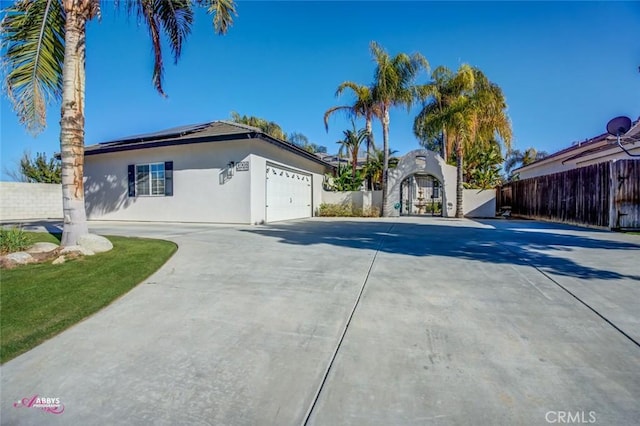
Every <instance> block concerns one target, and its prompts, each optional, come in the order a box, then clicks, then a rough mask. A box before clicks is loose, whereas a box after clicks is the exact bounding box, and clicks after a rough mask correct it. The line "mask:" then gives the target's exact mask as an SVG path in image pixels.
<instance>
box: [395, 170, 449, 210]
mask: <svg viewBox="0 0 640 426" xmlns="http://www.w3.org/2000/svg"><path fill="white" fill-rule="evenodd" d="M400 216H442V183H441V182H440V181H439V180H438V178H436V177H435V176H432V175H429V174H425V173H416V174H413V175H411V176H409V177H407V178H405V179H404V180H403V181H402V182H401V183H400Z"/></svg>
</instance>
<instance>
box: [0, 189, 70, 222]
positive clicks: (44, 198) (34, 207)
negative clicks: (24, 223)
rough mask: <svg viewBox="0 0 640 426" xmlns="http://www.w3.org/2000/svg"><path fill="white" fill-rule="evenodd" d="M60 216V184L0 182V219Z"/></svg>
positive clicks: (52, 217)
mask: <svg viewBox="0 0 640 426" xmlns="http://www.w3.org/2000/svg"><path fill="white" fill-rule="evenodd" d="M61 218H62V185H59V184H51V183H23V182H0V220H2V221H10V220H33V219H61Z"/></svg>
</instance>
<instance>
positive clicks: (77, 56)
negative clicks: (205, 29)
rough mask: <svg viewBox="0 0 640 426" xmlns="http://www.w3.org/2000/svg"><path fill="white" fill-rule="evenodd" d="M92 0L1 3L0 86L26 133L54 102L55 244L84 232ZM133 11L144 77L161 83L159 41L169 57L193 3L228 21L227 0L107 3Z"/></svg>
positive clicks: (221, 27) (220, 27)
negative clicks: (147, 43) (141, 32)
mask: <svg viewBox="0 0 640 426" xmlns="http://www.w3.org/2000/svg"><path fill="white" fill-rule="evenodd" d="M101 4H102V3H101V2H100V0H17V1H15V2H14V3H13V4H11V5H10V6H8V7H6V8H5V9H4V11H3V12H4V19H3V21H2V27H1V30H0V37H1V38H2V45H3V53H4V58H3V61H4V65H5V77H6V81H5V87H6V92H7V94H8V96H9V98H10V99H11V101H12V103H13V105H14V108H15V110H16V113H17V114H18V117H19V119H20V121H21V123H23V124H24V125H26V127H27V129H28V130H29V131H30V132H31V133H33V134H34V135H36V134H38V133H40V132H41V131H42V130H43V128H44V127H45V125H46V105H47V103H48V102H49V101H51V100H52V99H55V100H61V106H62V112H61V115H62V117H61V120H60V152H61V159H62V204H63V211H64V230H63V233H62V241H61V245H63V246H66V245H73V244H76V242H77V240H78V238H79V237H80V236H82V235H84V234H87V233H88V227H87V219H86V211H85V206H84V186H83V168H84V97H85V76H86V72H85V57H86V45H85V41H86V25H87V22H88V21H90V20H92V19H94V18H95V17H96V16H98V15H99V13H100V7H101ZM114 4H115V5H116V7H118V6H124V7H125V8H126V10H127V11H128V12H129V13H132V14H135V15H136V16H137V18H138V20H139V21H142V22H144V23H145V24H146V26H147V27H148V29H149V35H150V37H151V41H152V46H153V51H154V67H153V77H152V81H153V84H154V85H155V87H156V90H157V91H158V93H160V94H161V95H163V96H165V94H164V91H163V88H162V79H163V74H164V65H163V52H162V45H161V40H162V37H163V36H165V37H166V39H167V41H168V42H169V46H170V48H171V52H172V54H173V57H174V60H175V61H177V60H178V58H179V57H180V53H181V51H182V43H183V42H184V40H185V38H186V37H187V35H188V34H189V32H190V31H191V24H192V22H193V6H194V5H199V6H204V7H206V8H207V10H208V12H209V14H211V15H213V26H214V29H215V31H216V32H217V33H218V34H224V33H226V32H227V30H228V28H229V26H230V25H231V24H232V22H233V15H234V14H235V5H234V3H233V0H155V1H150V0H123V1H120V2H118V1H116V2H115V3H114Z"/></svg>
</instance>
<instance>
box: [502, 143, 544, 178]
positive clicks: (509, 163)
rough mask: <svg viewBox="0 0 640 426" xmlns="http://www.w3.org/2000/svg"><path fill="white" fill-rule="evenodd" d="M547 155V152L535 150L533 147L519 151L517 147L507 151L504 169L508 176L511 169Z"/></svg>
mask: <svg viewBox="0 0 640 426" xmlns="http://www.w3.org/2000/svg"><path fill="white" fill-rule="evenodd" d="M548 155H549V154H548V153H547V152H545V151H537V150H536V149H535V148H527V149H525V150H524V151H520V150H519V149H514V150H511V151H509V152H508V153H507V158H506V160H505V162H504V171H505V173H506V174H507V176H510V175H511V171H512V170H513V169H516V168H518V167H522V166H527V165H529V164H531V163H533V162H534V161H538V160H542V159H543V158H544V157H547V156H548Z"/></svg>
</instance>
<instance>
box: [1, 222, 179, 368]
mask: <svg viewBox="0 0 640 426" xmlns="http://www.w3.org/2000/svg"><path fill="white" fill-rule="evenodd" d="M29 236H30V237H31V240H32V241H33V242H41V241H42V242H53V243H59V238H60V235H59V234H58V235H55V234H54V235H52V234H47V233H35V232H33V233H29ZM109 240H111V242H112V243H113V250H111V251H109V252H106V253H100V254H97V255H95V256H87V257H81V258H78V259H72V260H68V261H67V262H65V263H64V264H62V265H52V264H51V262H48V263H41V264H32V265H25V266H20V267H17V268H15V269H11V270H3V271H2V272H1V273H2V276H1V279H0V318H1V319H2V320H1V322H0V333H1V336H0V337H1V344H0V363H5V362H7V361H9V360H10V359H12V358H15V357H16V356H18V355H20V354H21V353H24V352H26V351H28V350H29V349H31V348H33V347H35V346H37V345H39V344H40V343H42V342H43V341H45V340H47V339H49V338H51V337H53V336H55V335H56V334H58V333H60V332H61V331H63V330H65V329H67V328H69V327H70V326H72V325H73V324H76V323H77V322H79V321H81V320H82V319H84V318H86V317H88V316H89V315H92V314H93V313H95V312H97V311H99V310H100V309H102V308H104V307H105V306H107V305H109V304H110V303H111V302H113V301H114V300H115V299H117V298H119V297H120V296H122V295H123V294H125V293H127V292H128V291H129V290H131V289H132V288H133V287H135V286H136V285H137V284H138V283H140V282H142V281H143V280H144V279H145V278H147V277H148V276H150V275H151V274H152V273H153V272H155V271H156V270H157V269H158V268H160V266H162V265H163V264H164V263H165V262H166V261H167V260H168V259H169V258H170V257H171V255H172V254H173V253H174V252H175V251H176V249H177V247H176V245H175V244H174V243H172V242H169V241H163V240H149V239H143V238H125V237H109Z"/></svg>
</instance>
